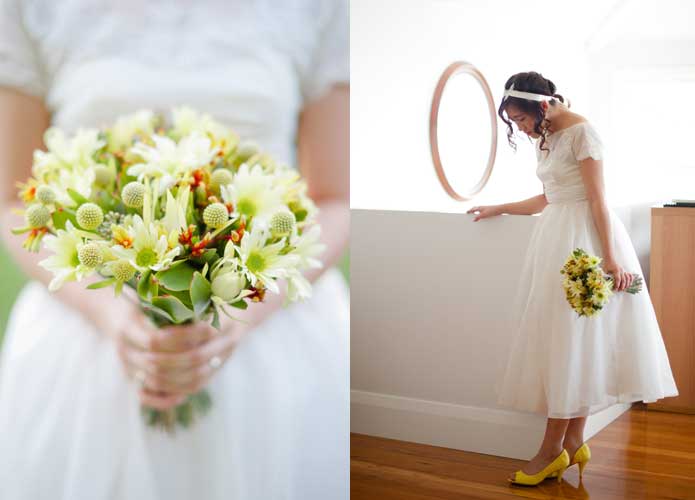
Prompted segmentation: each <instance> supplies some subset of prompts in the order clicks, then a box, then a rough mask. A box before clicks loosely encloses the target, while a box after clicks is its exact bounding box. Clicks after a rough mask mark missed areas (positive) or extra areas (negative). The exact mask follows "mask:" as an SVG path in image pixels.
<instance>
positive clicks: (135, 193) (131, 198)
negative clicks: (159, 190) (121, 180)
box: [121, 181, 145, 208]
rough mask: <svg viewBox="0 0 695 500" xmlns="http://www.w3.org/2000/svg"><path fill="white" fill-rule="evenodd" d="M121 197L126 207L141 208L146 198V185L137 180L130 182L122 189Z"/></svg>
mask: <svg viewBox="0 0 695 500" xmlns="http://www.w3.org/2000/svg"><path fill="white" fill-rule="evenodd" d="M121 199H122V200H123V203H124V204H125V206H126V207H130V208H141V207H142V203H143V201H144V199H145V186H144V185H143V184H141V183H139V182H137V181H133V182H129V183H128V184H126V185H125V186H124V187H123V190H122V191H121Z"/></svg>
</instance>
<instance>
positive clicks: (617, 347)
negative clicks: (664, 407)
mask: <svg viewBox="0 0 695 500" xmlns="http://www.w3.org/2000/svg"><path fill="white" fill-rule="evenodd" d="M539 146H540V140H538V141H536V157H537V159H538V167H537V169H536V174H537V176H538V178H539V179H540V180H541V181H542V182H543V186H544V191H545V196H546V198H547V200H548V205H547V206H546V207H545V208H544V209H543V211H542V212H541V214H540V216H539V217H538V221H537V222H536V225H535V227H534V230H533V233H532V235H531V239H530V242H529V245H528V249H527V251H526V256H525V259H524V262H523V265H522V267H521V278H520V281H519V288H518V290H517V293H516V298H515V300H514V303H513V304H512V305H511V311H512V315H511V316H512V318H513V319H512V323H511V326H512V328H513V329H514V337H513V340H512V345H511V350H510V355H509V359H508V362H507V366H506V370H505V372H504V375H503V376H502V377H501V378H500V379H498V380H497V383H496V385H495V389H496V391H497V396H498V403H499V404H500V405H501V406H507V407H510V408H514V409H516V410H519V411H525V412H532V413H538V414H540V415H543V416H546V417H551V418H573V417H582V416H588V415H591V414H593V413H596V412H598V411H600V410H603V409H604V408H607V407H608V406H611V405H613V404H617V403H629V402H632V401H645V402H654V401H656V400H658V399H661V398H665V397H669V396H677V395H678V390H677V388H676V384H675V382H674V379H673V374H672V373H671V368H670V365H669V360H668V355H667V353H666V349H665V347H664V342H663V339H662V338H661V332H660V330H659V324H658V322H657V319H656V315H655V313H654V307H653V306H652V302H651V299H650V298H649V291H648V290H647V288H646V284H643V286H642V291H641V292H639V293H637V294H636V295H631V294H628V293H626V292H615V295H613V296H612V297H611V298H610V300H609V302H608V304H606V305H605V307H604V308H603V309H602V310H601V311H599V312H598V314H597V315H595V316H593V317H586V316H582V317H579V316H578V315H577V313H576V312H575V311H574V310H573V309H572V308H571V306H570V305H569V303H568V302H567V300H566V298H565V292H564V289H563V287H562V280H563V276H562V275H561V274H560V269H562V266H563V265H564V263H565V260H566V259H567V257H568V256H569V255H570V254H571V253H572V251H573V250H574V249H575V248H583V249H584V250H585V251H586V252H588V253H589V254H593V255H597V256H599V257H603V252H602V247H601V240H600V238H599V234H598V231H597V229H596V226H595V224H594V220H593V216H592V212H591V206H590V204H589V202H588V201H587V197H586V189H585V187H584V181H583V178H582V175H581V172H580V168H581V166H580V164H579V162H580V161H581V160H584V159H586V158H589V157H591V158H593V159H595V160H601V159H602V158H603V144H602V142H601V139H600V136H599V134H598V132H597V130H596V129H595V128H594V126H593V125H591V123H589V122H582V123H577V124H575V125H572V126H570V127H568V128H565V129H562V130H560V131H557V132H555V133H554V134H552V135H550V136H549V137H548V138H547V140H546V143H545V145H544V150H545V149H548V150H549V152H545V151H543V152H541V151H540V149H539ZM608 212H609V222H610V224H611V227H612V233H613V247H614V251H615V257H616V260H617V262H618V264H620V265H621V266H623V268H624V269H625V270H626V271H628V272H631V273H636V274H639V275H640V276H643V273H642V270H641V268H640V264H639V260H638V258H637V254H636V252H635V249H634V247H633V245H632V241H631V240H630V236H629V235H628V233H627V230H626V229H625V226H624V225H623V223H622V221H621V220H620V219H619V218H618V216H617V215H616V214H615V212H614V211H613V209H611V208H609V209H608ZM643 279H644V278H643Z"/></svg>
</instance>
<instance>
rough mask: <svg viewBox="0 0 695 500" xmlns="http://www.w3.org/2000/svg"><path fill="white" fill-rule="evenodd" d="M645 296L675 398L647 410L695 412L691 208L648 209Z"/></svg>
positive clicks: (694, 220) (694, 226)
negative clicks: (663, 349)
mask: <svg viewBox="0 0 695 500" xmlns="http://www.w3.org/2000/svg"><path fill="white" fill-rule="evenodd" d="M651 215H652V217H651V256H650V261H649V266H650V271H649V275H650V278H649V293H650V295H651V298H652V303H653V304H654V310H655V312H656V317H657V319H658V321H659V327H660V328H661V334H662V336H663V339H664V343H665V344H666V351H667V352H668V357H669V362H670V364H671V370H672V371H673V377H674V378H675V380H676V386H677V387H678V396H676V397H671V398H665V399H663V400H661V401H659V402H657V403H650V404H648V405H647V407H648V408H649V409H654V410H664V411H676V412H686V413H695V207H694V208H681V207H652V214H651Z"/></svg>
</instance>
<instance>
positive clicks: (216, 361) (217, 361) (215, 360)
mask: <svg viewBox="0 0 695 500" xmlns="http://www.w3.org/2000/svg"><path fill="white" fill-rule="evenodd" d="M208 364H209V365H210V368H212V369H213V370H214V369H215V368H218V367H219V366H220V365H221V364H222V358H220V357H219V356H213V357H212V358H210V361H208Z"/></svg>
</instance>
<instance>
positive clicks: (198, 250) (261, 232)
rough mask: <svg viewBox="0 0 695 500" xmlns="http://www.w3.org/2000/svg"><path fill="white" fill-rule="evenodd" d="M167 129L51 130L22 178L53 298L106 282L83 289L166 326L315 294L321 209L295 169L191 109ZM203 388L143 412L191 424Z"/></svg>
mask: <svg viewBox="0 0 695 500" xmlns="http://www.w3.org/2000/svg"><path fill="white" fill-rule="evenodd" d="M171 117H172V119H171V123H169V124H166V125H165V123H164V117H163V116H161V115H155V114H154V113H153V112H151V111H147V110H143V111H139V112H137V113H135V114H132V115H129V116H124V117H122V118H120V119H118V120H117V121H116V122H115V124H114V125H113V126H112V127H111V128H107V129H105V130H96V129H80V130H78V131H77V132H76V133H75V134H74V135H72V136H67V135H66V134H65V133H64V132H63V131H61V130H60V129H57V128H51V129H49V130H48V131H47V132H46V134H45V144H46V146H47V151H35V152H34V160H33V166H32V176H31V177H30V178H29V179H28V180H27V182H25V183H20V185H19V188H20V197H21V199H22V200H23V202H24V204H25V209H24V210H22V211H21V213H22V214H23V215H24V218H25V220H26V224H25V226H24V227H20V228H16V229H13V232H14V233H15V234H22V233H25V234H26V233H28V237H27V238H26V240H25V242H24V246H25V248H27V249H28V250H30V251H38V250H39V248H40V245H41V243H42V242H43V243H44V246H45V247H47V248H48V249H49V250H50V251H51V252H52V255H51V256H50V257H48V258H47V259H45V260H42V261H41V262H40V265H41V266H42V267H44V268H46V269H48V270H50V271H51V272H52V273H53V279H52V281H51V282H50V285H49V289H50V290H51V291H54V290H56V289H58V288H60V287H61V286H62V285H63V284H64V283H66V282H68V281H80V280H82V279H83V278H87V277H89V276H92V275H95V276H101V277H102V278H104V279H102V280H101V281H98V282H94V283H92V284H90V285H89V286H87V288H91V289H94V288H101V287H113V289H114V292H115V295H119V294H120V293H121V291H122V289H123V286H124V285H125V286H128V287H131V288H132V289H134V291H135V292H136V295H137V297H138V300H139V304H140V306H141V308H142V310H143V311H144V313H145V314H146V315H147V316H148V317H149V318H150V319H151V320H152V321H153V322H154V324H155V325H157V326H164V325H171V324H184V323H190V322H193V321H209V322H210V323H211V324H212V325H213V326H214V327H215V328H217V329H219V328H220V314H226V315H228V316H229V317H231V318H233V319H234V317H233V316H232V314H231V313H230V311H231V310H233V308H239V309H246V308H247V307H248V304H249V302H262V301H263V299H264V295H265V293H266V291H267V290H270V291H271V292H273V293H279V292H280V289H279V286H278V280H280V279H284V280H285V283H286V292H287V293H286V298H285V301H284V306H287V305H288V303H290V302H294V301H300V300H304V299H306V298H308V297H310V296H311V285H310V283H309V281H308V280H307V279H306V278H304V276H303V275H302V270H304V269H307V268H316V267H321V266H322V263H321V262H320V261H319V260H317V259H316V257H317V256H318V255H319V254H320V253H321V252H322V251H323V250H324V248H325V245H323V244H321V243H319V235H320V227H319V225H318V224H316V223H315V216H316V214H317V212H318V210H317V207H316V206H315V204H314V203H313V202H312V200H311V199H310V198H309V197H308V196H307V194H306V191H307V186H306V183H305V182H304V181H303V179H301V178H300V176H299V175H298V173H297V172H296V171H295V170H294V169H292V168H290V167H289V166H287V165H283V164H278V163H276V162H275V161H274V160H273V159H272V158H271V157H270V156H269V155H267V154H264V153H262V152H260V151H259V150H258V147H257V146H256V145H255V144H253V143H250V142H247V143H241V142H240V140H239V137H238V136H237V134H236V133H235V132H234V131H233V130H231V129H229V128H227V127H225V126H223V125H222V124H220V123H218V122H216V121H215V120H213V119H212V118H211V117H210V116H208V115H205V114H200V113H198V112H196V111H194V110H192V109H190V108H185V107H182V108H176V109H174V110H173V111H172V113H171ZM210 405H211V400H210V397H209V395H208V393H207V392H206V391H205V390H202V391H200V392H198V393H196V394H193V395H190V396H189V397H188V398H187V400H186V401H185V402H184V403H182V404H181V405H179V406H177V407H176V408H173V409H171V410H168V411H161V410H157V409H154V408H147V407H144V406H143V408H142V411H143V415H144V416H145V418H146V421H147V423H148V424H149V425H151V426H156V427H160V428H164V429H166V430H169V431H171V430H173V429H174V428H175V427H176V425H177V424H180V425H182V426H184V427H185V426H188V425H190V424H191V423H192V422H193V421H194V420H195V419H196V417H198V416H199V415H202V414H204V413H205V412H206V411H207V410H208V409H209V407H210Z"/></svg>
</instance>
